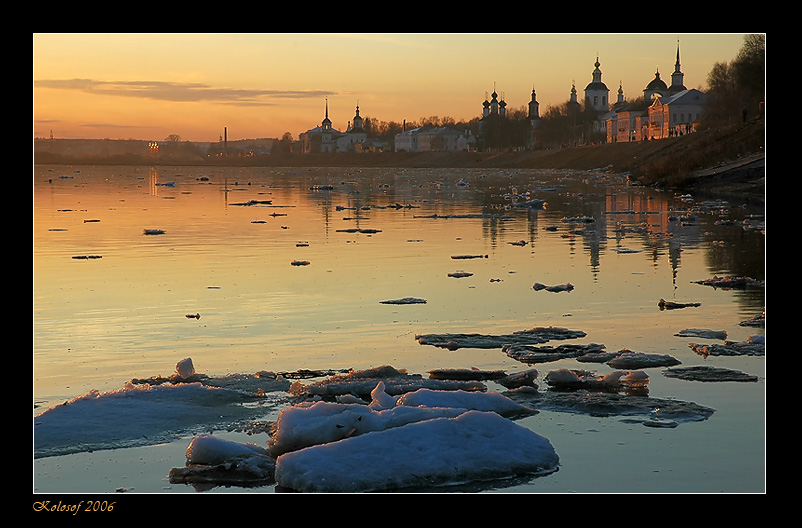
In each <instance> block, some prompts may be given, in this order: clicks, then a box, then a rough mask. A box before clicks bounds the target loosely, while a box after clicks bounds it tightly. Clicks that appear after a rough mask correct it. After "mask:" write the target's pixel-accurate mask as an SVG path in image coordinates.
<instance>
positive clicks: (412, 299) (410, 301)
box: [379, 297, 426, 304]
mask: <svg viewBox="0 0 802 528" xmlns="http://www.w3.org/2000/svg"><path fill="white" fill-rule="evenodd" d="M379 302H380V303H381V304H426V299H420V298H418V297H402V298H401V299H388V300H386V301H379Z"/></svg>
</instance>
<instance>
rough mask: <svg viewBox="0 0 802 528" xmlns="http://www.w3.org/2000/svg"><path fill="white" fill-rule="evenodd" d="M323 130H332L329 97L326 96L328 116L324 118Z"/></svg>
mask: <svg viewBox="0 0 802 528" xmlns="http://www.w3.org/2000/svg"><path fill="white" fill-rule="evenodd" d="M321 124H322V125H323V130H331V120H330V119H329V99H328V98H326V117H324V118H323V123H321Z"/></svg>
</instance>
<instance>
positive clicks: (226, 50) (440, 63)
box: [33, 33, 744, 141]
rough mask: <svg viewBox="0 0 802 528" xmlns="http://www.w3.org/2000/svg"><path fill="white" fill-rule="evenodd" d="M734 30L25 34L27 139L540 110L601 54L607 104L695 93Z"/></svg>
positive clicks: (254, 129) (726, 54) (277, 131)
mask: <svg viewBox="0 0 802 528" xmlns="http://www.w3.org/2000/svg"><path fill="white" fill-rule="evenodd" d="M743 37H744V35H743V34H735V33H717V34H698V33H696V34H667V33H666V34H530V33H527V34H522V33H514V34H486V33H466V34H454V33H448V34H428V33H427V34H390V33H378V34H368V33H359V34H335V33H328V34H319V33H310V34H302V33H286V34H275V33H273V34H266V33H265V34H256V33H248V34H216V33H215V34H191V33H180V34H166V33H159V34H124V33H120V34H116V33H114V34H102V33H81V34H65V33H45V34H34V35H33V96H34V97H33V102H34V112H33V113H34V122H33V129H34V137H49V136H50V135H51V134H52V135H53V137H55V138H98V139H102V138H109V139H144V140H162V139H164V138H166V137H167V136H169V135H171V134H176V135H178V136H180V137H181V139H183V140H188V141H217V140H218V139H219V138H220V137H221V135H222V134H223V131H224V129H227V133H228V138H229V139H230V140H237V139H249V138H264V137H281V136H282V135H283V134H284V133H285V132H289V133H290V134H291V135H292V136H293V138H296V139H297V138H298V134H300V133H301V132H304V131H306V130H308V129H310V128H313V127H315V126H317V125H319V124H320V122H321V121H322V119H323V117H324V112H325V105H326V100H327V99H328V106H329V118H330V119H331V120H332V124H333V126H334V128H336V129H338V130H345V129H346V127H347V126H348V122H349V121H351V120H352V119H353V116H354V113H355V108H356V105H357V104H359V108H360V115H361V116H362V117H370V118H373V119H378V120H380V121H396V122H399V123H400V122H402V121H404V120H407V121H418V120H420V118H422V117H429V116H440V117H452V118H454V119H457V120H460V119H466V120H467V119H471V118H473V117H479V116H481V112H482V102H483V101H484V100H485V97H486V95H487V94H490V93H492V92H493V90H494V87H495V90H496V91H497V92H498V93H499V94H500V95H503V97H504V99H505V101H506V102H507V107H508V108H521V107H524V106H526V105H527V104H528V103H529V100H530V98H531V93H532V89H533V88H534V89H535V91H536V93H537V100H538V102H539V103H540V109H541V113H543V112H544V111H545V109H546V108H547V107H549V106H558V105H561V104H562V103H564V102H565V101H567V100H568V98H569V95H570V91H571V85H572V83H575V84H576V88H577V91H578V93H579V97H580V98H581V97H582V92H583V90H584V87H585V86H586V85H587V84H588V83H589V82H590V81H591V80H592V77H591V76H592V72H593V69H594V63H595V62H596V57H597V56H598V58H599V62H600V63H601V67H600V69H601V71H602V81H603V82H604V83H605V84H606V85H607V87H608V88H609V89H610V98H611V100H613V101H614V100H615V98H616V94H617V91H618V87H619V84H621V85H622V86H623V89H624V95H625V97H627V98H633V99H634V98H635V97H638V96H640V95H641V94H642V91H643V89H644V88H645V87H646V85H647V84H648V83H649V82H650V81H651V80H652V79H653V78H654V74H655V71H658V70H659V72H660V75H661V78H662V79H663V80H664V81H666V83H667V84H670V82H671V73H672V72H673V71H674V62H675V59H676V53H677V44H678V43H679V47H680V63H681V70H682V72H683V73H684V74H685V79H684V80H685V82H684V84H685V86H686V87H687V88H698V89H701V90H704V89H705V87H706V81H707V74H708V72H709V71H710V69H711V68H712V67H713V65H714V64H715V63H716V62H730V61H732V60H733V59H734V58H735V57H736V55H737V54H738V51H739V50H740V48H741V46H742V44H743Z"/></svg>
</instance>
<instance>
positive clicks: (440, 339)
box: [415, 326, 586, 350]
mask: <svg viewBox="0 0 802 528" xmlns="http://www.w3.org/2000/svg"><path fill="white" fill-rule="evenodd" d="M585 335H586V334H585V332H582V331H581V330H569V329H567V328H560V327H556V326H548V327H535V328H531V329H529V330H518V331H515V332H512V333H509V334H500V335H493V334H473V333H455V334H450V333H446V334H417V335H416V336H415V339H416V340H417V341H418V343H420V344H421V345H432V346H436V347H440V348H446V349H448V350H457V349H460V348H501V347H503V346H505V345H514V344H522V345H531V344H541V343H546V342H548V341H550V340H563V339H575V338H579V337H585Z"/></svg>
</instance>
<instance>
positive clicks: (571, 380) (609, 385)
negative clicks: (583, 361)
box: [545, 369, 649, 393]
mask: <svg viewBox="0 0 802 528" xmlns="http://www.w3.org/2000/svg"><path fill="white" fill-rule="evenodd" d="M545 381H546V383H548V384H549V386H550V387H553V388H555V389H557V390H575V389H585V390H595V391H620V390H626V391H629V392H630V393H632V392H642V393H645V392H647V385H648V383H649V376H648V374H646V373H645V372H643V371H642V370H638V371H634V372H628V371H622V370H617V371H614V372H610V373H609V374H606V375H604V376H598V375H596V374H595V373H593V372H589V371H587V370H575V369H558V370H552V371H551V372H549V373H548V374H547V375H546V378H545Z"/></svg>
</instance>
